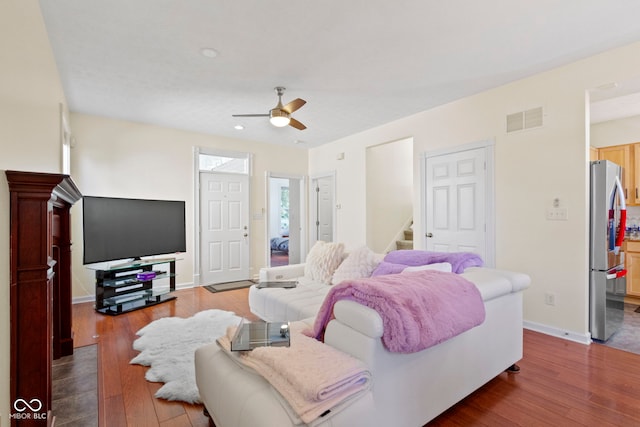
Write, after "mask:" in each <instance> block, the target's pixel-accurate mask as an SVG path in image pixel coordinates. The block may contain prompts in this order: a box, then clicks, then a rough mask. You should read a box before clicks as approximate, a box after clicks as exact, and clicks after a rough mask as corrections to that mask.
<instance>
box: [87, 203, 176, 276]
mask: <svg viewBox="0 0 640 427" xmlns="http://www.w3.org/2000/svg"><path fill="white" fill-rule="evenodd" d="M82 218H83V220H82V229H83V243H84V254H83V255H84V256H83V263H84V264H93V263H97V262H105V261H115V260H122V259H128V258H133V259H139V258H140V257H144V256H151V255H164V254H174V253H177V252H186V238H185V234H186V232H185V202H184V201H179V200H145V199H124V198H114V197H94V196H84V197H83V198H82Z"/></svg>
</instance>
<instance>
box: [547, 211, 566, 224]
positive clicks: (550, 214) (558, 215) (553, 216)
mask: <svg viewBox="0 0 640 427" xmlns="http://www.w3.org/2000/svg"><path fill="white" fill-rule="evenodd" d="M568 219H569V210H568V209H567V208H548V209H547V220H549V221H566V220H568Z"/></svg>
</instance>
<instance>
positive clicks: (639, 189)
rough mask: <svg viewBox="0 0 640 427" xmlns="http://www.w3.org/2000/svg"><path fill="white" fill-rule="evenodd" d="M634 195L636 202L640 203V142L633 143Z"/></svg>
mask: <svg viewBox="0 0 640 427" xmlns="http://www.w3.org/2000/svg"><path fill="white" fill-rule="evenodd" d="M633 168H634V169H633V170H634V176H633V187H632V188H633V196H634V200H635V202H634V203H635V204H640V194H639V193H640V143H636V144H633Z"/></svg>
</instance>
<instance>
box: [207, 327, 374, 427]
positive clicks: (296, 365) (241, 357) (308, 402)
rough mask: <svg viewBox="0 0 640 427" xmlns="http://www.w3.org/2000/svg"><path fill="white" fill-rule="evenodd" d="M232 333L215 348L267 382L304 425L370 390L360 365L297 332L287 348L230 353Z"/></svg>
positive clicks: (368, 380) (369, 374)
mask: <svg viewBox="0 0 640 427" xmlns="http://www.w3.org/2000/svg"><path fill="white" fill-rule="evenodd" d="M292 326H293V325H292ZM235 330H236V328H235V327H230V328H229V329H228V330H227V335H225V336H222V337H220V338H218V340H217V341H218V344H220V346H221V347H222V348H223V349H224V350H225V351H227V353H229V354H230V355H231V356H232V357H236V358H237V359H236V360H237V361H239V362H240V363H242V364H244V365H245V366H248V367H250V368H252V369H253V370H255V371H256V372H257V373H259V374H260V375H262V376H263V377H264V378H265V379H266V380H267V381H269V383H270V384H271V385H272V386H273V387H274V388H275V389H276V390H278V392H280V394H281V395H282V397H283V398H284V400H285V401H287V402H288V403H289V406H290V407H291V409H293V411H294V412H295V413H296V415H297V416H298V417H300V419H301V420H302V421H304V422H305V423H310V422H312V421H313V420H315V419H316V418H318V417H321V416H324V414H327V413H328V411H330V410H333V409H334V408H337V407H339V406H340V405H346V404H348V402H350V401H351V400H354V399H356V398H358V397H360V396H361V395H362V394H363V392H365V391H366V390H368V389H369V388H370V386H371V372H369V370H368V369H367V367H366V366H365V365H364V363H363V362H362V361H360V360H358V359H356V358H355V357H353V356H350V355H348V354H346V353H342V352H340V351H338V350H336V349H335V348H333V347H331V346H328V345H325V344H322V343H320V342H318V341H316V340H314V339H312V338H309V337H308V336H306V335H303V334H302V333H301V332H299V331H296V330H293V329H292V330H291V346H290V347H258V348H256V349H254V350H253V351H241V352H231V342H230V338H229V337H232V336H233V334H234V333H235Z"/></svg>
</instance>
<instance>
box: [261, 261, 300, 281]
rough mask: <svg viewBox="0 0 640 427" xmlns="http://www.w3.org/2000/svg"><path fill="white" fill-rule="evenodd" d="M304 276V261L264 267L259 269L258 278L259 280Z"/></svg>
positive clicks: (291, 278) (290, 278)
mask: <svg viewBox="0 0 640 427" xmlns="http://www.w3.org/2000/svg"><path fill="white" fill-rule="evenodd" d="M302 276H304V263H302V264H291V265H281V266H278V267H264V268H261V269H260V274H259V276H258V277H259V279H260V281H261V282H270V281H277V280H293V279H297V278H298V277H302Z"/></svg>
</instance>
